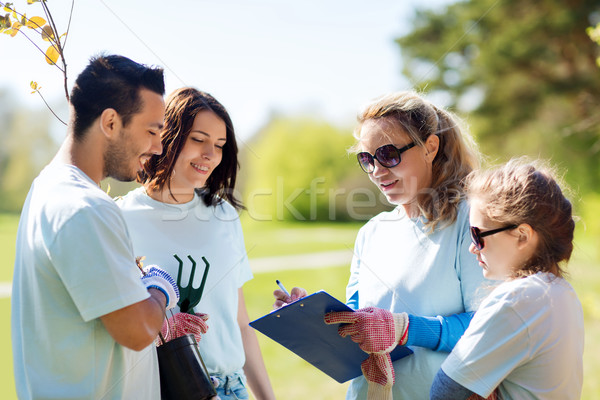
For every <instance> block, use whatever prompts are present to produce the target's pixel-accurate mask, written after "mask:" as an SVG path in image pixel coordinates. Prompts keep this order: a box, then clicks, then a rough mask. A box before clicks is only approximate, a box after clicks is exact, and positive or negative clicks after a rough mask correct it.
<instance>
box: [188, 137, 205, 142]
mask: <svg viewBox="0 0 600 400" xmlns="http://www.w3.org/2000/svg"><path fill="white" fill-rule="evenodd" d="M191 139H192V141H194V142H196V143H204V140H203V139H198V138H195V137H193V138H191Z"/></svg>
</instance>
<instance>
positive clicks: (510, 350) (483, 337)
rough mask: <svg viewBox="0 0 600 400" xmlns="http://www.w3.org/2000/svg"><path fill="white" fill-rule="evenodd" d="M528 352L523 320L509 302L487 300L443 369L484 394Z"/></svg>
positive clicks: (471, 388)
mask: <svg viewBox="0 0 600 400" xmlns="http://www.w3.org/2000/svg"><path fill="white" fill-rule="evenodd" d="M529 353H530V348H529V330H528V328H527V324H526V323H525V321H523V319H522V318H521V317H519V315H518V314H517V313H516V312H515V311H514V309H513V308H512V307H511V306H510V304H508V303H506V302H503V301H502V300H498V299H491V300H490V299H486V301H485V302H484V303H483V304H482V306H481V308H480V310H478V311H477V312H476V313H475V316H474V317H473V319H472V320H471V324H470V325H469V328H468V329H467V331H466V332H465V334H464V336H463V337H462V338H461V339H460V340H459V341H458V343H457V344H456V346H455V347H454V349H453V350H452V352H451V353H450V355H449V356H448V358H447V359H446V360H445V361H444V363H443V364H442V370H443V371H444V372H445V373H446V375H448V376H449V377H450V378H452V379H453V380H454V381H456V382H458V383H459V384H461V385H462V386H464V387H466V388H468V389H470V390H472V391H473V392H475V393H477V394H479V395H480V396H483V397H487V396H489V395H490V394H491V393H492V391H493V390H494V389H495V388H496V387H497V386H498V385H499V384H500V383H501V382H502V381H503V380H504V378H506V376H507V375H508V374H509V373H510V372H511V371H512V370H513V369H515V368H516V367H517V366H519V365H520V364H521V363H522V362H523V361H524V360H526V359H527V358H528V356H529Z"/></svg>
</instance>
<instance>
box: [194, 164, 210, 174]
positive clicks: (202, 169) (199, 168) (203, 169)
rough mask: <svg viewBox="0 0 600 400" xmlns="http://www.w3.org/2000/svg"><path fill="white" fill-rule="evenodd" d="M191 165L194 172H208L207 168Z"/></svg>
mask: <svg viewBox="0 0 600 400" xmlns="http://www.w3.org/2000/svg"><path fill="white" fill-rule="evenodd" d="M191 165H192V167H193V168H194V169H195V170H196V171H199V172H202V173H206V172H208V170H209V168H208V167H206V166H204V165H198V164H194V163H191Z"/></svg>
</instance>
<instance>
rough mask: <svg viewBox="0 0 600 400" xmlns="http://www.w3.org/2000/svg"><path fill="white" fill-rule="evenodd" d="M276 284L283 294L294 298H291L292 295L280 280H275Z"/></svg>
mask: <svg viewBox="0 0 600 400" xmlns="http://www.w3.org/2000/svg"><path fill="white" fill-rule="evenodd" d="M275 282H277V286H279V289H281V290H283V293H285V294H286V295H287V296H288V297H290V298H291V297H292V296H290V293H289V292H288V291H287V290H286V289H285V287H284V286H283V284H282V283H281V282H279V279H277V280H275Z"/></svg>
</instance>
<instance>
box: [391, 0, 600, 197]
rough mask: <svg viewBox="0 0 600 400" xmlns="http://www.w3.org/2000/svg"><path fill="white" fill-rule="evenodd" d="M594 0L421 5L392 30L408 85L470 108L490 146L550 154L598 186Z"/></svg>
mask: <svg viewBox="0 0 600 400" xmlns="http://www.w3.org/2000/svg"><path fill="white" fill-rule="evenodd" d="M599 15H600V3H598V1H597V0H569V1H559V0H541V1H540V0H538V1H534V0H504V1H497V0H467V1H462V2H459V3H455V4H451V5H449V6H447V8H445V9H443V10H439V11H431V10H428V11H419V12H418V13H417V14H416V18H415V22H414V27H413V29H412V32H410V33H408V34H407V35H405V36H403V37H401V38H399V39H397V43H398V44H399V45H400V48H401V53H402V59H403V72H404V74H405V75H406V76H407V77H408V78H409V79H410V80H411V81H412V82H413V84H414V86H415V87H417V88H418V89H421V90H424V91H433V92H441V93H442V94H444V95H445V96H446V97H447V98H448V99H449V106H450V107H454V108H456V109H457V110H459V111H460V110H462V111H469V112H470V119H471V125H472V127H473V131H474V133H475V135H476V136H477V137H478V139H479V142H480V144H481V147H482V149H483V150H484V152H486V153H487V154H489V155H492V156H500V157H503V158H505V157H508V156H513V155H520V154H524V153H525V154H529V155H532V156H536V157H537V156H541V157H544V158H551V159H552V160H553V162H554V163H556V164H559V166H560V167H561V168H563V169H567V168H568V172H567V178H568V180H569V181H570V182H571V183H572V184H575V186H576V187H577V188H579V189H583V190H586V191H593V190H597V188H598V187H599V185H600V162H599V160H600V128H599V127H600V113H598V109H599V106H600V73H599V71H598V67H597V65H596V57H597V56H598V54H599V52H598V46H597V45H596V44H595V43H594V42H592V41H591V40H590V38H589V37H588V35H587V34H586V27H588V26H590V24H594V23H595V22H597V21H594V18H596V19H598V17H599Z"/></svg>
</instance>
